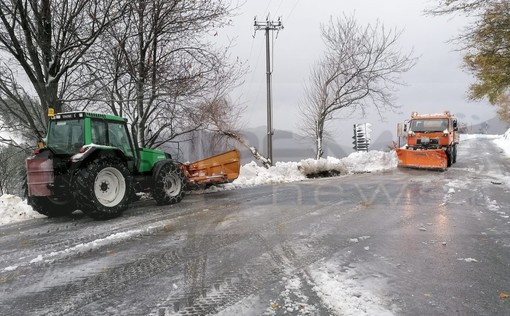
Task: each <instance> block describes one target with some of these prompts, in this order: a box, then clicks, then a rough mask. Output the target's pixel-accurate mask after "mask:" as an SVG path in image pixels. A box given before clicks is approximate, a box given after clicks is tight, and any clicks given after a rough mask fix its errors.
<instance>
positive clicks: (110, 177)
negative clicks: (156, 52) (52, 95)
mask: <svg viewBox="0 0 510 316" xmlns="http://www.w3.org/2000/svg"><path fill="white" fill-rule="evenodd" d="M26 170H27V177H26V194H27V201H28V204H29V205H31V206H32V207H33V208H34V210H36V211H38V212H39V213H41V214H44V215H47V216H50V217H53V216H63V215H68V214H71V213H72V212H73V211H75V210H77V209H80V210H82V211H83V212H84V213H85V214H87V215H89V216H91V217H92V218H95V219H108V218H113V217H116V216H119V215H120V214H121V213H122V212H123V211H124V210H126V209H127V207H128V205H129V204H130V203H131V202H133V201H135V200H137V195H136V193H137V192H150V193H151V195H152V197H153V198H154V199H155V200H156V202H157V204H159V205H164V204H175V203H179V202H180V201H181V200H182V198H183V196H184V189H185V187H186V186H187V185H188V184H194V185H196V184H217V183H226V182H231V181H233V180H235V179H236V178H237V177H238V176H239V170H240V154H239V151H238V150H237V149H234V150H231V151H228V152H225V153H223V154H220V155H216V156H213V157H210V158H206V159H203V160H200V161H197V162H194V163H188V164H184V163H180V162H178V161H176V160H173V159H172V156H171V155H170V154H169V153H166V152H164V151H161V150H155V149H149V148H138V146H136V144H134V142H133V140H132V137H131V135H130V133H129V129H128V126H127V120H126V119H125V118H122V117H119V116H115V115H107V114H97V113H88V112H68V113H60V114H56V115H55V116H53V117H52V118H50V121H49V124H48V134H47V136H46V141H45V144H44V145H43V146H40V148H39V149H37V150H36V151H35V152H34V154H33V156H32V157H30V158H28V159H27V160H26Z"/></svg>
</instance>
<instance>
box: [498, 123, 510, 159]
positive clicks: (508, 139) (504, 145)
mask: <svg viewBox="0 0 510 316" xmlns="http://www.w3.org/2000/svg"><path fill="white" fill-rule="evenodd" d="M494 143H496V145H498V146H499V147H500V148H501V149H503V151H504V152H505V153H506V155H507V156H510V129H508V130H507V131H506V133H505V134H503V135H502V136H500V137H498V138H496V139H494Z"/></svg>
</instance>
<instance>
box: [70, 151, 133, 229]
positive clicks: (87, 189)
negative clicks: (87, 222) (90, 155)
mask: <svg viewBox="0 0 510 316" xmlns="http://www.w3.org/2000/svg"><path fill="white" fill-rule="evenodd" d="M131 184H132V178H131V175H130V173H129V170H128V169H127V168H126V166H125V165H124V164H123V163H122V162H120V161H118V160H115V159H112V158H99V159H96V160H94V161H92V162H91V163H89V164H87V165H86V166H85V167H84V168H82V169H81V170H79V171H78V173H77V174H76V181H75V190H74V192H75V196H76V200H77V202H78V206H79V208H80V209H81V210H82V211H83V212H84V213H86V214H87V215H89V216H90V217H92V218H94V219H109V218H114V217H117V216H119V215H120V214H122V212H123V211H125V210H126V209H127V208H128V205H129V192H130V190H131Z"/></svg>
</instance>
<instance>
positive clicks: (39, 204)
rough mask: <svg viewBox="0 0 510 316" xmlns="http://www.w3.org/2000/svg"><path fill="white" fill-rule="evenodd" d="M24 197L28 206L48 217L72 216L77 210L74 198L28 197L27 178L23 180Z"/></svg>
mask: <svg viewBox="0 0 510 316" xmlns="http://www.w3.org/2000/svg"><path fill="white" fill-rule="evenodd" d="M22 186H23V196H24V198H25V199H27V203H28V205H30V206H32V208H33V209H34V211H36V212H38V213H40V214H43V215H46V216H48V217H60V216H67V215H70V214H71V213H72V212H74V211H75V210H76V203H75V202H74V200H73V199H72V197H70V196H68V197H62V198H58V199H57V198H52V197H47V196H28V184H27V178H26V176H25V177H24V179H23V185H22Z"/></svg>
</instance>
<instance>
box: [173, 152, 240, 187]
mask: <svg viewBox="0 0 510 316" xmlns="http://www.w3.org/2000/svg"><path fill="white" fill-rule="evenodd" d="M183 169H184V173H185V174H186V176H187V177H188V183H189V184H197V185H199V184H219V183H227V182H232V181H234V180H235V179H237V177H239V171H240V169H241V155H240V153H239V150H237V149H233V150H231V151H227V152H224V153H222V154H219V155H216V156H212V157H209V158H205V159H202V160H199V161H195V162H192V163H189V164H184V165H183Z"/></svg>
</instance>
